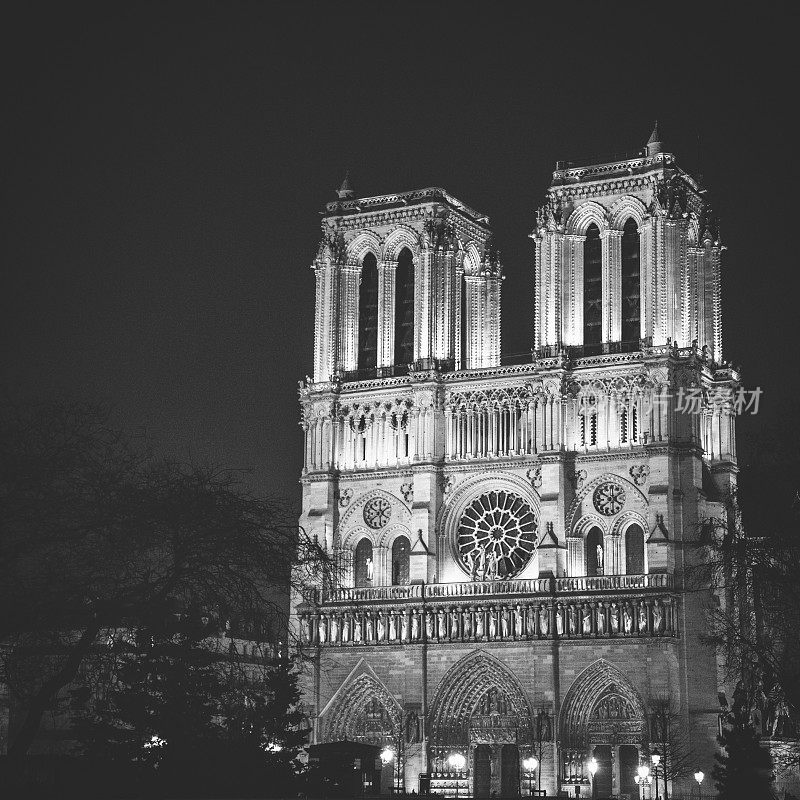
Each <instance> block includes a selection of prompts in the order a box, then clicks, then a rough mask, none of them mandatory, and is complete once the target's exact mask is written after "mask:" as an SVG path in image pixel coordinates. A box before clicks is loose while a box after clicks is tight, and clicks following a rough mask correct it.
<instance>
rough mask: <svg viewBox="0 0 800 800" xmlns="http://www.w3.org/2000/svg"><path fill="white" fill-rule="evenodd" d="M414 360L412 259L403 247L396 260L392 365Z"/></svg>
mask: <svg viewBox="0 0 800 800" xmlns="http://www.w3.org/2000/svg"><path fill="white" fill-rule="evenodd" d="M413 360H414V259H413V257H412V255H411V251H410V250H409V249H408V248H407V247H404V248H403V249H402V250H401V251H400V255H399V256H398V258H397V274H396V277H395V295H394V363H395V364H398V365H405V364H410V363H411V362H412V361H413Z"/></svg>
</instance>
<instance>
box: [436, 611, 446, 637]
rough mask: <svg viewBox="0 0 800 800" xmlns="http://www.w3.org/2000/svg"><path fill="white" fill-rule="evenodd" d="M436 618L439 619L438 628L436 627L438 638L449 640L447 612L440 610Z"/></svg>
mask: <svg viewBox="0 0 800 800" xmlns="http://www.w3.org/2000/svg"><path fill="white" fill-rule="evenodd" d="M436 618H437V623H438V624H437V626H436V632H437V635H438V637H439V638H440V639H446V638H447V616H446V614H445V610H444V609H443V608H440V609H439V611H438V612H437V614H436Z"/></svg>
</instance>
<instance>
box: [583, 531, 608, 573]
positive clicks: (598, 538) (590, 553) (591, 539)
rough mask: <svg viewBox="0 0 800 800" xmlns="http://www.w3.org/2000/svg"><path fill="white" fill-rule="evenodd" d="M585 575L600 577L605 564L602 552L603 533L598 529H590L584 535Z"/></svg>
mask: <svg viewBox="0 0 800 800" xmlns="http://www.w3.org/2000/svg"><path fill="white" fill-rule="evenodd" d="M585 557H586V561H585V563H586V574H587V575H589V576H593V575H602V574H603V566H604V564H605V552H604V550H603V532H602V531H601V530H600V528H596V527H595V528H592V529H591V530H590V531H589V533H588V534H586V551H585Z"/></svg>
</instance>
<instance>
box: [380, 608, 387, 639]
mask: <svg viewBox="0 0 800 800" xmlns="http://www.w3.org/2000/svg"><path fill="white" fill-rule="evenodd" d="M385 638H386V623H385V621H384V618H383V613H379V614H378V641H379V642H382V641H383V640H384V639H385Z"/></svg>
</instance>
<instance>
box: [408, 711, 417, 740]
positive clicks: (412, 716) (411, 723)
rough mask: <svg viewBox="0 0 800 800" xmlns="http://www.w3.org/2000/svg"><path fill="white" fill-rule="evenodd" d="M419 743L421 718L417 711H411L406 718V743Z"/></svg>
mask: <svg viewBox="0 0 800 800" xmlns="http://www.w3.org/2000/svg"><path fill="white" fill-rule="evenodd" d="M418 742H419V717H418V716H417V712H416V711H409V712H408V715H407V716H406V743H407V744H417V743H418Z"/></svg>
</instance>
